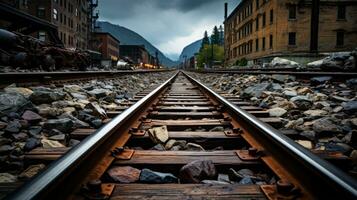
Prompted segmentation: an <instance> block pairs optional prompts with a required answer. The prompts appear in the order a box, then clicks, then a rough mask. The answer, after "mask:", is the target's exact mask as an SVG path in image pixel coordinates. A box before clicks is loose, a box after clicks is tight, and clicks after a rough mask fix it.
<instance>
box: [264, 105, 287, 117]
mask: <svg viewBox="0 0 357 200" xmlns="http://www.w3.org/2000/svg"><path fill="white" fill-rule="evenodd" d="M268 112H269V115H270V116H271V117H281V116H283V115H285V114H286V113H287V112H288V111H287V110H285V109H283V108H279V107H277V108H271V109H269V110H268Z"/></svg>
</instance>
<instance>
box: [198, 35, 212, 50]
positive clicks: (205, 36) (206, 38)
mask: <svg viewBox="0 0 357 200" xmlns="http://www.w3.org/2000/svg"><path fill="white" fill-rule="evenodd" d="M209 44H210V43H209V38H208V33H207V31H205V34H204V36H203V39H202V44H201V48H200V51H201V50H202V49H203V48H204V46H205V45H209Z"/></svg>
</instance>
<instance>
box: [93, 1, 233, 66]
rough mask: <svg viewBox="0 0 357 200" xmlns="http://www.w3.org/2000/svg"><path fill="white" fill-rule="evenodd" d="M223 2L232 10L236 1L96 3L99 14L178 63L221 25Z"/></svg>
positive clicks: (103, 18)
mask: <svg viewBox="0 0 357 200" xmlns="http://www.w3.org/2000/svg"><path fill="white" fill-rule="evenodd" d="M224 2H228V3H229V6H230V10H232V9H233V8H234V7H235V6H236V5H237V4H238V3H239V0H99V13H100V20H106V21H110V22H111V23H114V24H118V25H121V26H124V27H126V28H129V29H131V30H133V31H135V32H137V33H139V34H140V35H142V36H143V37H144V38H146V39H147V40H148V41H150V42H151V43H152V44H153V45H155V46H156V47H158V48H159V49H160V50H161V51H163V52H164V53H165V54H167V55H169V56H171V58H172V59H177V57H178V54H179V53H180V52H181V50H182V48H183V47H185V46H186V45H188V44H189V43H191V42H194V41H196V40H197V39H200V38H201V37H202V36H203V32H204V31H205V30H207V31H208V32H211V30H212V28H213V26H214V25H220V24H222V22H223V15H224V10H223V6H224Z"/></svg>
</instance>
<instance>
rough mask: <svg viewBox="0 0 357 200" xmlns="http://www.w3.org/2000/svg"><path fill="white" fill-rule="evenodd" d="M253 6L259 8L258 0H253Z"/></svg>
mask: <svg viewBox="0 0 357 200" xmlns="http://www.w3.org/2000/svg"><path fill="white" fill-rule="evenodd" d="M255 8H256V9H257V10H258V9H259V0H255Z"/></svg>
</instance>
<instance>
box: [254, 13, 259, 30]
mask: <svg viewBox="0 0 357 200" xmlns="http://www.w3.org/2000/svg"><path fill="white" fill-rule="evenodd" d="M255 30H256V31H258V30H259V17H258V16H257V18H256V19H255Z"/></svg>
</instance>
